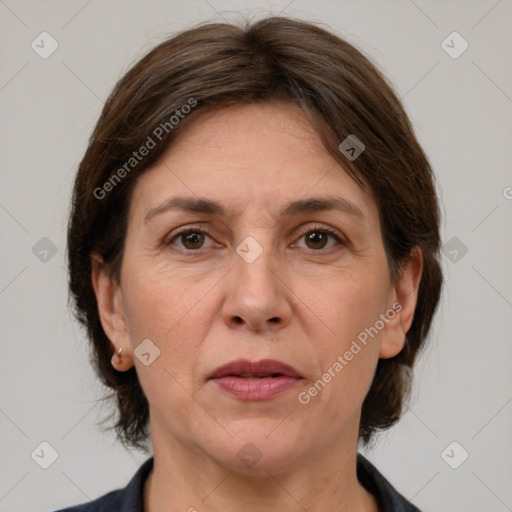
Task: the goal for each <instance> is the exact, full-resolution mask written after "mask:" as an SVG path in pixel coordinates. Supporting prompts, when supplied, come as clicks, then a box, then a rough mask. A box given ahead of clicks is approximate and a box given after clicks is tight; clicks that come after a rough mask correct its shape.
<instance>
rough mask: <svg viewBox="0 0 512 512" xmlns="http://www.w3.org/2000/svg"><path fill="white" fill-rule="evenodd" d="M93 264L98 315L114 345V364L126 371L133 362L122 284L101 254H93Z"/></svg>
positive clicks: (93, 282) (93, 283)
mask: <svg viewBox="0 0 512 512" xmlns="http://www.w3.org/2000/svg"><path fill="white" fill-rule="evenodd" d="M91 264H92V271H91V279H92V286H93V288H94V293H95V295H96V302H97V304H98V315H99V318H100V321H101V325H102V327H103V330H104V331H105V334H106V335H107V337H108V339H109V340H110V342H111V343H112V345H113V348H112V353H113V357H112V365H113V366H114V368H116V370H118V371H126V370H127V369H129V368H130V367H131V366H132V365H133V363H132V360H131V346H130V340H129V336H128V331H127V328H126V321H125V316H124V307H123V301H122V290H121V286H120V284H118V283H116V282H115V281H114V280H113V279H112V277H111V276H110V274H109V273H108V272H107V270H106V268H105V266H104V263H103V260H102V259H101V257H100V256H99V255H93V256H91ZM119 349H121V351H120V350H119ZM121 352H122V357H121Z"/></svg>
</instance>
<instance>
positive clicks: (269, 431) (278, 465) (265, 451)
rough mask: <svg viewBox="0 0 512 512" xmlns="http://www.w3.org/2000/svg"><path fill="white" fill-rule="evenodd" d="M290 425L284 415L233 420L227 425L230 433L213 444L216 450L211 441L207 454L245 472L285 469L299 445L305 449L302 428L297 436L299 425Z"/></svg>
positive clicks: (223, 463)
mask: <svg viewBox="0 0 512 512" xmlns="http://www.w3.org/2000/svg"><path fill="white" fill-rule="evenodd" d="M285 424H286V428H283V427H284V426H285ZM291 427H292V424H291V423H287V421H286V420H285V421H283V418H279V419H278V420H276V419H274V418H261V417H260V418H251V419H243V420H236V421H233V422H231V423H229V424H228V425H226V430H227V431H228V432H229V433H230V434H231V435H232V437H231V436H229V435H227V434H226V435H224V436H223V437H222V441H220V440H219V442H218V443H214V444H213V446H215V447H216V449H215V450H211V446H212V444H210V446H209V447H208V448H209V451H210V455H212V456H213V457H214V458H215V459H216V460H217V461H218V462H220V463H221V464H222V465H224V466H225V467H227V468H228V469H230V470H232V471H235V472H237V473H242V474H246V475H252V476H256V475H266V476H268V474H267V473H268V472H270V473H273V472H281V471H286V469H287V468H288V467H290V469H291V467H292V466H293V465H294V462H295V461H296V459H297V457H299V456H300V453H299V450H298V447H301V450H300V451H301V452H303V450H304V432H302V435H300V436H299V429H298V428H297V430H295V429H294V428H291ZM297 427H298V426H297ZM212 452H215V453H212Z"/></svg>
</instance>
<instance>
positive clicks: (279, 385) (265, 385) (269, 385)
mask: <svg viewBox="0 0 512 512" xmlns="http://www.w3.org/2000/svg"><path fill="white" fill-rule="evenodd" d="M212 380H213V382H215V384H216V385H217V386H218V387H219V388H220V389H221V390H222V391H224V392H226V393H228V394H229V395H231V396H234V397H235V398H239V399H241V400H269V399H270V398H274V397H275V396H277V395H279V394H281V393H284V392H285V391H288V390H289V389H291V388H293V387H294V386H295V385H297V383H298V382H299V381H300V380H301V379H299V378H296V377H286V376H284V375H282V376H280V377H265V378H263V379H244V378H242V377H234V376H228V377H220V378H217V379H212Z"/></svg>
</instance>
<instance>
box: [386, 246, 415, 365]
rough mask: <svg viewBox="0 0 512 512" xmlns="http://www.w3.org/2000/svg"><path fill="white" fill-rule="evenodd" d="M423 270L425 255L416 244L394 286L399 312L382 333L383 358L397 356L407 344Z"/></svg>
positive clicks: (395, 307) (396, 308)
mask: <svg viewBox="0 0 512 512" xmlns="http://www.w3.org/2000/svg"><path fill="white" fill-rule="evenodd" d="M422 272H423V256H422V253H421V249H420V248H419V247H418V246H415V247H413V248H412V249H411V252H410V256H409V258H408V259H407V260H406V261H405V262H404V263H403V264H402V266H401V269H400V276H399V278H398V280H397V282H396V284H395V286H394V293H393V296H394V300H395V302H394V304H395V306H394V307H393V309H394V310H395V311H397V313H396V315H395V316H394V318H393V319H392V320H391V321H390V322H389V323H388V324H387V325H386V328H385V329H384V331H383V333H382V338H381V345H380V351H379V357H380V358H381V359H388V358H390V357H394V356H396V355H397V354H399V353H400V352H401V350H402V349H403V347H404V346H405V343H406V334H407V332H408V331H409V329H410V327H411V325H412V322H413V319H414V311H415V310H416V303H417V300H418V291H419V286H420V282H421V275H422ZM398 305H399V306H398Z"/></svg>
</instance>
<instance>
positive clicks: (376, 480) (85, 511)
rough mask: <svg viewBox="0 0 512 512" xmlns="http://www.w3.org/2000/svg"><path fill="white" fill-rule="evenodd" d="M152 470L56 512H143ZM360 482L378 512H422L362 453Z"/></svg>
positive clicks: (149, 467) (142, 470)
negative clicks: (121, 485) (90, 499)
mask: <svg viewBox="0 0 512 512" xmlns="http://www.w3.org/2000/svg"><path fill="white" fill-rule="evenodd" d="M152 469H153V457H151V458H149V459H148V460H146V461H145V462H144V463H143V464H142V466H141V467H140V468H139V469H138V470H137V472H136V473H135V475H134V476H133V477H132V479H131V480H130V482H129V483H128V485H127V486H126V487H125V488H124V489H118V490H116V491H111V492H109V493H108V494H105V495H104V496H101V497H100V498H98V499H96V500H94V501H91V502H89V503H85V504H83V505H77V506H75V507H70V508H66V509H61V510H58V511H56V512H144V509H143V496H144V484H145V482H146V479H147V478H148V476H149V474H150V473H151V471H152ZM357 478H358V480H359V482H361V485H362V486H363V487H364V488H365V489H366V490H367V491H368V492H370V493H371V494H373V495H374V496H375V499H376V500H377V504H378V507H379V512H420V510H419V509H418V508H416V507H415V506H414V505H413V504H412V503H410V502H409V501H407V500H406V499H405V498H404V497H403V496H402V495H401V494H400V493H399V492H398V491H396V490H395V489H394V487H393V486H392V485H391V484H390V483H389V482H388V481H387V480H386V479H385V478H384V476H383V475H382V474H381V473H380V472H379V470H378V469H377V468H376V467H375V466H374V465H373V464H372V463H371V462H370V461H369V460H368V459H366V458H365V457H363V456H362V455H361V454H360V453H358V454H357Z"/></svg>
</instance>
